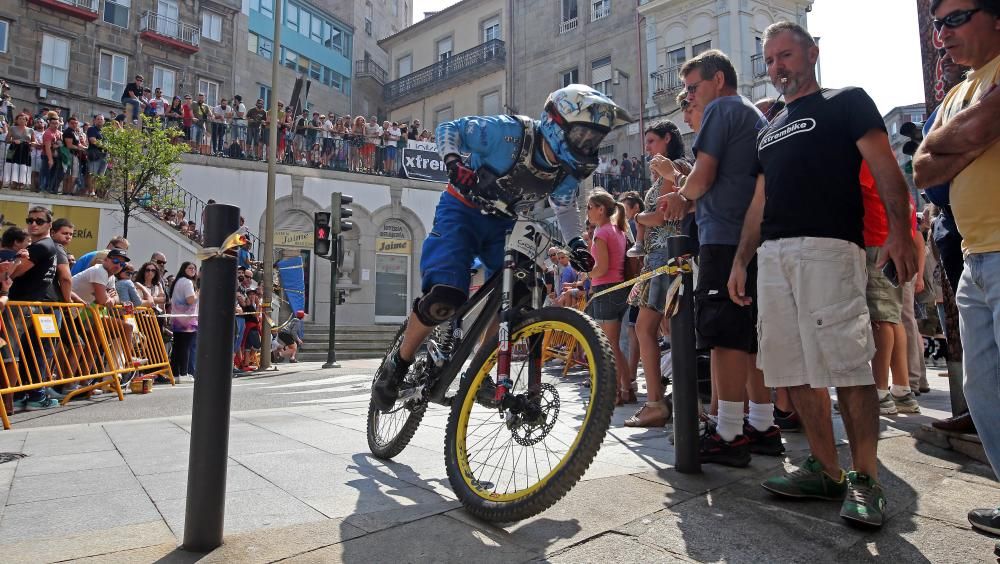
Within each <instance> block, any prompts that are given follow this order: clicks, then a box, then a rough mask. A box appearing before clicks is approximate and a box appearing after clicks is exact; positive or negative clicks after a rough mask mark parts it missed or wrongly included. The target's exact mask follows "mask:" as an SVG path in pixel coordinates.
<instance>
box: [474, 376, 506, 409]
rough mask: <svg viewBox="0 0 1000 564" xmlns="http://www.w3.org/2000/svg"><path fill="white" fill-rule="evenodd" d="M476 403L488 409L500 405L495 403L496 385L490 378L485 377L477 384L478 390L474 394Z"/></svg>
mask: <svg viewBox="0 0 1000 564" xmlns="http://www.w3.org/2000/svg"><path fill="white" fill-rule="evenodd" d="M476 403H478V404H479V405H481V406H483V407H485V408H489V409H493V408H495V407H497V406H499V405H500V402H498V401H497V385H496V383H495V382H493V377H492V376H486V377H485V378H483V381H482V383H480V384H479V390H478V391H477V392H476Z"/></svg>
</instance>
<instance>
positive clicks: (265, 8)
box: [250, 0, 274, 18]
mask: <svg viewBox="0 0 1000 564" xmlns="http://www.w3.org/2000/svg"><path fill="white" fill-rule="evenodd" d="M250 10H252V11H255V12H259V13H260V14H261V15H262V16H267V17H269V18H272V17H274V0H250Z"/></svg>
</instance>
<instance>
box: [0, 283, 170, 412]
mask: <svg viewBox="0 0 1000 564" xmlns="http://www.w3.org/2000/svg"><path fill="white" fill-rule="evenodd" d="M0 319H2V324H0V359H2V365H0V396H2V397H3V400H4V401H0V420H2V421H3V428H4V429H10V420H9V419H8V416H7V415H8V414H7V412H8V409H9V405H10V404H9V403H8V402H9V401H10V399H11V398H12V397H13V394H14V393H17V392H26V391H30V390H37V389H40V388H47V387H51V386H57V385H62V384H72V383H79V384H80V387H78V388H77V389H75V390H73V391H71V392H70V393H68V394H66V397H65V398H63V400H62V403H64V404H65V403H66V402H67V401H69V400H70V399H72V398H73V397H75V396H78V395H81V394H86V393H90V392H91V391H92V390H94V389H96V388H109V389H110V390H111V391H114V392H115V393H116V394H117V395H118V399H119V400H124V399H125V397H124V394H123V393H122V388H121V381H120V375H122V374H130V373H133V372H135V373H138V374H140V376H139V377H140V378H150V377H153V376H155V375H163V376H166V377H167V378H168V379H169V380H170V382H171V384H172V383H173V374H172V373H171V372H170V363H169V360H168V359H167V353H166V348H165V347H164V345H163V338H162V336H161V333H160V328H159V325H158V323H157V320H156V316H155V314H154V313H153V311H152V310H150V309H149V308H135V310H134V311H133V312H132V313H127V312H126V311H125V310H124V309H123V308H121V307H115V308H112V309H107V308H103V307H98V306H86V305H83V304H71V303H50V302H8V304H7V307H6V308H4V310H3V311H2V312H0Z"/></svg>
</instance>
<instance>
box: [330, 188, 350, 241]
mask: <svg viewBox="0 0 1000 564" xmlns="http://www.w3.org/2000/svg"><path fill="white" fill-rule="evenodd" d="M353 201H354V196H348V195H347V194H341V193H340V192H334V193H333V199H332V201H331V202H330V209H331V210H332V211H333V217H331V218H330V225H331V226H332V227H333V232H334V233H341V232H343V231H350V230H351V229H354V222H353V221H349V220H347V219H346V218H348V217H351V216H352V215H354V210H352V209H351V208H348V207H345V206H346V205H348V204H350V203H351V202H353Z"/></svg>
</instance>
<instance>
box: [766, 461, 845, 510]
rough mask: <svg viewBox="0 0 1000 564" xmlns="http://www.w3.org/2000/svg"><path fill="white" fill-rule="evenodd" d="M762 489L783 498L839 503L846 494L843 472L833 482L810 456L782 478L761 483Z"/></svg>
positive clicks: (821, 466) (774, 478)
mask: <svg viewBox="0 0 1000 564" xmlns="http://www.w3.org/2000/svg"><path fill="white" fill-rule="evenodd" d="M761 486H763V488H764V489H765V490H767V491H769V492H771V493H776V494H778V495H782V496H785V497H794V498H814V499H829V500H834V501H840V500H842V499H844V494H845V493H847V481H846V480H845V479H844V471H843V470H841V471H840V480H839V481H838V480H834V479H833V478H831V477H830V476H829V475H828V474H827V473H826V472H824V471H823V465H822V464H820V462H819V461H818V460H816V459H815V458H813V457H812V456H810V457H809V458H807V459H806V461H805V462H804V463H803V464H802V467H801V468H799V469H798V470H795V471H793V472H789V473H788V474H785V475H784V476H774V477H773V478H768V479H767V480H764V482H763V483H761Z"/></svg>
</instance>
